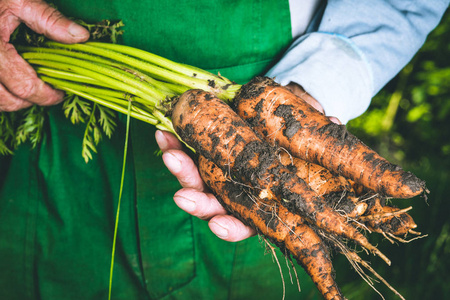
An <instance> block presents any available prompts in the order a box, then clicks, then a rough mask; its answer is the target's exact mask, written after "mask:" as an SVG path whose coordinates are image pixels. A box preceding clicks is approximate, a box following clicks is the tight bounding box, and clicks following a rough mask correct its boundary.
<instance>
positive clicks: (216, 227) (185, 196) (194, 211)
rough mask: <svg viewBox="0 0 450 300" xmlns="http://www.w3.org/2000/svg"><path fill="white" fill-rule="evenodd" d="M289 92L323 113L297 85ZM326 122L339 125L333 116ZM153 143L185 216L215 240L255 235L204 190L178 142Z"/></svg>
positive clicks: (164, 135)
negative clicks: (172, 179)
mask: <svg viewBox="0 0 450 300" xmlns="http://www.w3.org/2000/svg"><path fill="white" fill-rule="evenodd" d="M287 87H288V88H289V89H290V90H291V91H292V92H293V93H295V94H296V95H298V96H300V97H301V98H303V99H304V100H305V101H306V102H308V103H309V104H310V105H312V106H313V107H314V108H316V109H317V110H318V111H320V112H322V113H324V111H323V108H322V106H321V105H320V104H319V102H318V101H317V100H316V99H314V98H313V97H311V96H310V95H309V94H308V93H306V92H305V91H304V90H303V89H302V88H301V87H300V86H299V85H297V84H295V83H291V84H289V85H288V86H287ZM330 119H331V120H332V121H333V122H335V123H338V124H340V121H339V120H338V119H337V118H335V117H330ZM155 137H156V141H157V143H158V145H159V148H160V149H161V151H162V152H163V156H162V158H163V161H164V163H165V165H166V167H167V168H168V169H169V171H170V172H171V173H172V174H173V175H175V177H177V179H178V181H179V182H180V184H181V186H182V189H181V190H179V191H178V192H176V193H175V196H174V200H175V203H176V204H177V205H178V206H179V207H180V208H181V209H183V210H184V211H186V212H187V213H190V214H191V215H193V216H196V217H198V218H200V219H203V220H207V221H209V228H210V229H211V231H212V232H213V233H214V234H215V235H217V236H218V237H219V238H221V239H223V240H225V241H229V242H237V241H241V240H244V239H246V238H249V237H251V236H253V235H255V234H256V232H255V231H254V230H253V229H252V228H250V227H248V226H246V225H244V224H243V223H242V222H241V221H239V220H238V219H236V218H234V217H233V216H231V215H228V214H227V211H226V210H225V209H224V208H223V207H222V205H221V204H220V203H219V202H218V201H217V199H216V198H215V197H214V195H213V194H211V193H210V192H209V191H208V187H207V186H206V185H205V183H204V182H203V180H202V179H201V177H200V174H199V172H198V169H197V166H196V165H195V163H194V161H193V160H192V159H191V158H190V157H189V156H188V155H187V154H186V153H184V152H183V151H182V145H181V143H180V142H179V141H178V139H177V138H176V137H175V136H174V135H172V134H171V133H168V132H163V131H157V132H156V136H155Z"/></svg>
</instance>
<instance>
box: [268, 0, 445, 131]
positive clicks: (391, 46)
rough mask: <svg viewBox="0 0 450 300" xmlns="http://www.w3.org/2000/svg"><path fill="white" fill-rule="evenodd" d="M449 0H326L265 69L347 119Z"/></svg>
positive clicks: (399, 64) (412, 49) (406, 56)
mask: <svg viewBox="0 0 450 300" xmlns="http://www.w3.org/2000/svg"><path fill="white" fill-rule="evenodd" d="M447 6H448V0H442V1H376V2H374V1H370V2H369V1H356V0H348V1H328V4H327V6H326V7H325V9H324V11H323V14H322V18H321V21H320V22H318V23H317V25H315V24H312V26H311V27H310V32H309V33H307V34H306V35H304V36H302V37H300V38H299V39H298V40H296V41H295V42H294V43H293V45H292V46H291V47H290V48H289V49H288V51H287V52H286V54H285V56H284V57H283V59H282V60H281V61H280V62H279V63H278V64H277V65H276V66H275V67H274V68H272V70H270V71H269V73H268V75H269V76H272V77H276V80H277V81H279V82H280V83H281V84H287V83H289V82H291V81H292V82H296V83H298V84H300V85H301V86H302V87H303V88H304V89H305V90H306V91H307V92H308V93H310V94H311V95H312V96H313V97H315V98H316V99H318V100H319V102H320V103H321V105H322V106H323V107H324V110H325V113H326V114H327V115H332V116H336V117H338V118H339V119H341V120H342V122H343V123H346V122H347V121H348V120H350V119H352V118H355V117H357V116H359V115H360V114H362V113H363V112H364V111H365V110H366V109H367V107H368V106H369V104H370V100H371V98H372V97H373V96H374V95H375V94H376V93H377V92H378V91H379V90H380V89H381V88H382V87H383V86H384V85H385V84H386V83H387V82H388V81H389V80H390V79H392V77H394V76H395V75H396V74H397V73H398V72H399V71H400V70H401V69H402V68H403V67H404V66H405V65H406V64H407V63H408V62H409V61H410V60H411V58H412V57H413V56H414V54H415V53H416V52H417V51H418V50H419V48H420V47H421V46H422V45H423V43H424V41H425V39H426V37H427V35H428V33H429V32H430V31H431V30H432V29H433V28H434V27H435V26H436V25H437V24H438V23H439V21H440V19H441V17H442V15H443V13H444V11H445V9H446V7H447Z"/></svg>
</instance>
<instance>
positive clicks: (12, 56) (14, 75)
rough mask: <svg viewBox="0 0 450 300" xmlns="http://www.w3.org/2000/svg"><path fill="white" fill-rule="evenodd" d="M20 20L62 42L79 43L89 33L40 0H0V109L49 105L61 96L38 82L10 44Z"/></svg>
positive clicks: (58, 100)
mask: <svg viewBox="0 0 450 300" xmlns="http://www.w3.org/2000/svg"><path fill="white" fill-rule="evenodd" d="M20 23H25V24H26V25H27V26H28V27H29V28H31V29H32V30H34V31H35V32H37V33H40V34H44V35H45V36H47V37H48V38H50V39H53V40H55V41H58V42H62V43H78V42H83V41H86V40H87V39H88V38H89V32H88V31H87V30H86V29H84V28H83V27H81V26H80V25H77V24H75V23H74V22H73V21H70V20H69V19H67V18H65V17H64V16H63V15H62V14H61V13H60V12H58V11H57V10H56V9H54V8H52V7H50V6H49V5H48V4H47V3H45V2H43V1H40V0H0V111H16V110H20V109H22V108H26V107H29V106H31V105H32V104H39V105H52V104H56V103H59V102H60V101H61V100H62V99H63V96H64V93H63V92H62V91H58V90H54V89H52V88H51V87H50V86H49V85H47V84H45V83H44V82H43V81H41V80H40V79H39V78H38V77H37V75H36V72H35V71H34V70H33V68H32V67H31V66H30V65H28V64H27V63H26V62H25V61H24V60H23V59H22V58H21V56H20V55H19V54H18V53H17V51H16V50H15V49H14V47H13V45H11V44H10V43H9V39H10V36H11V34H12V33H13V32H14V30H15V29H16V28H17V26H19V24H20Z"/></svg>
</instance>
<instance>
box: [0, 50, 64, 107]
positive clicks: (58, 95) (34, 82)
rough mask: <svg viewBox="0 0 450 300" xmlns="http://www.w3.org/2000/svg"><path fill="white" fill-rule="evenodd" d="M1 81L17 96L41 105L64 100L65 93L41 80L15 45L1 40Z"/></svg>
mask: <svg viewBox="0 0 450 300" xmlns="http://www.w3.org/2000/svg"><path fill="white" fill-rule="evenodd" d="M0 62H1V64H0V82H1V83H2V84H3V86H4V87H5V88H6V89H7V90H8V91H9V92H10V93H11V94H12V95H14V96H15V97H17V98H19V99H22V100H26V101H29V102H32V103H35V104H39V105H52V104H56V103H58V102H60V101H62V100H63V97H64V93H63V92H62V91H58V90H54V89H52V88H51V87H50V86H49V85H47V84H45V83H44V82H43V81H42V80H40V79H39V78H38V77H37V75H36V72H35V71H34V69H33V68H32V67H31V66H30V65H29V64H28V63H26V62H25V61H24V60H23V59H22V57H21V56H20V55H19V54H18V53H17V51H16V50H15V49H14V47H13V46H12V45H11V44H9V43H5V42H3V41H0Z"/></svg>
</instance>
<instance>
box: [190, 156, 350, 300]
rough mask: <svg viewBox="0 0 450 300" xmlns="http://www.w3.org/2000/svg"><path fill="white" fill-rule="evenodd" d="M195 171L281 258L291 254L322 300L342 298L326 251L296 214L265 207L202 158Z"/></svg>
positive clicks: (269, 206) (228, 208) (222, 201)
mask: <svg viewBox="0 0 450 300" xmlns="http://www.w3.org/2000/svg"><path fill="white" fill-rule="evenodd" d="M199 170H200V173H201V176H202V178H203V180H204V181H205V183H206V184H207V185H208V186H209V187H210V188H211V189H212V191H214V194H215V195H216V196H217V198H218V199H219V201H220V202H221V204H222V205H223V206H224V207H225V208H226V209H227V210H228V211H230V212H231V213H232V214H233V215H234V216H235V217H237V218H238V219H240V220H242V221H243V222H244V223H245V224H247V225H248V226H251V227H252V228H254V229H255V230H256V231H257V232H258V233H259V234H262V235H263V236H264V237H265V238H267V239H268V240H269V241H270V242H272V243H274V244H275V245H277V247H279V248H280V249H281V251H282V252H283V253H285V255H289V254H291V255H292V256H293V257H294V258H295V259H296V260H297V262H298V263H299V264H300V265H301V266H302V267H303V268H304V270H305V271H306V272H307V273H308V274H309V276H310V277H311V279H312V280H313V282H314V283H315V284H316V286H317V288H318V290H319V291H320V292H321V294H322V295H323V296H324V298H325V299H344V297H343V296H342V293H341V291H340V289H339V287H338V286H337V284H336V282H335V280H334V268H333V265H332V263H331V259H330V254H329V251H328V248H327V247H326V246H325V244H324V243H323V241H322V240H321V238H320V237H319V236H318V235H317V234H316V233H315V232H314V230H313V229H312V228H311V227H309V226H308V225H307V223H306V222H305V221H304V219H303V218H302V217H301V216H300V215H297V214H293V213H292V212H290V211H289V210H288V209H287V208H286V207H284V206H283V205H280V204H275V205H273V204H267V203H265V202H264V201H263V200H260V199H257V198H254V197H253V196H251V195H252V192H251V191H250V190H248V191H247V192H246V191H245V187H243V186H241V185H239V184H237V183H235V182H233V181H232V180H230V179H228V178H227V175H226V174H225V173H224V172H223V171H222V169H220V168H219V167H218V166H216V165H215V164H214V163H213V162H211V161H209V160H208V159H206V158H205V157H204V156H200V157H199ZM252 197H253V198H252Z"/></svg>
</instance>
